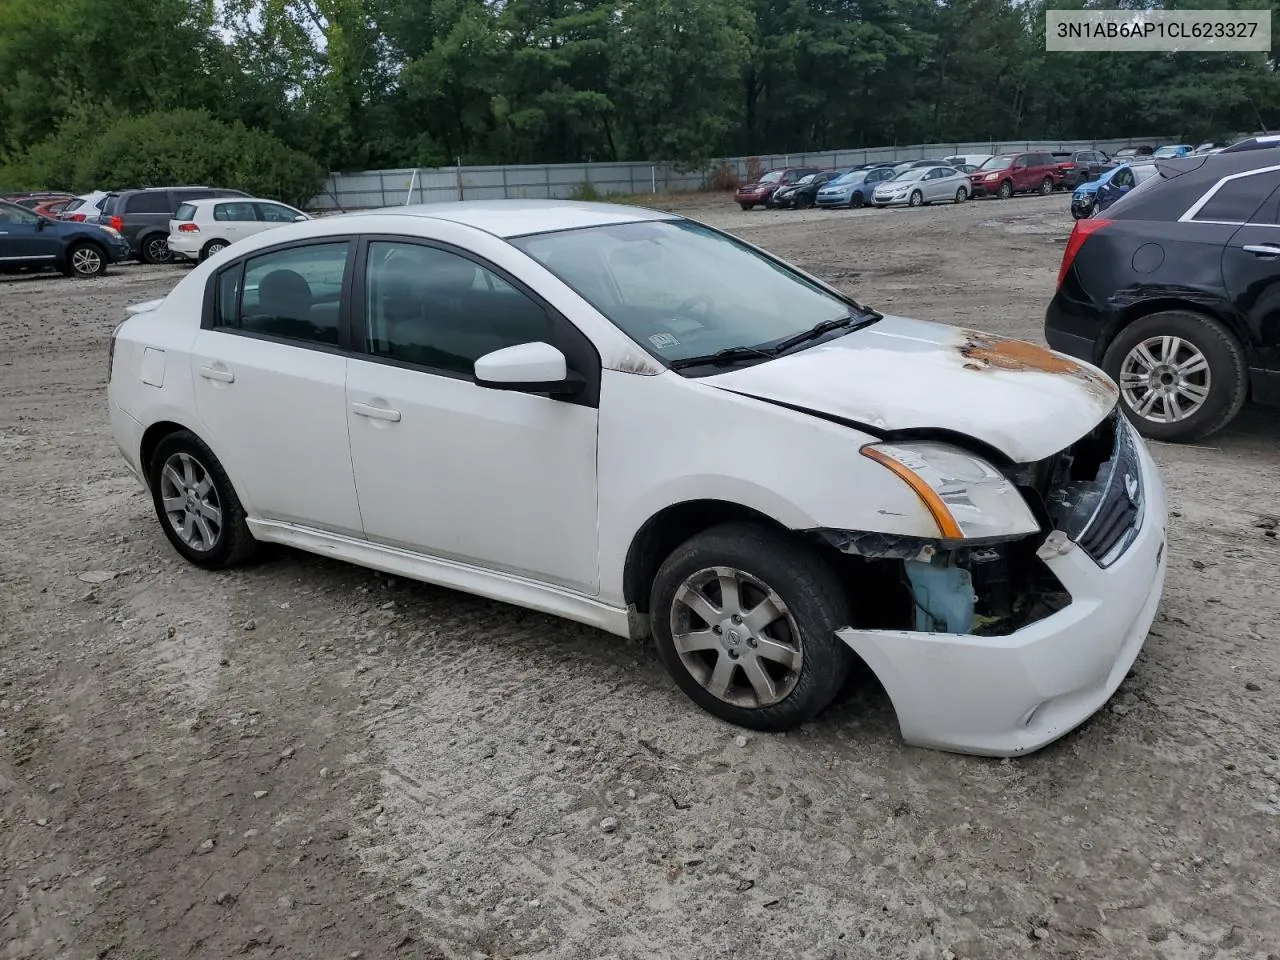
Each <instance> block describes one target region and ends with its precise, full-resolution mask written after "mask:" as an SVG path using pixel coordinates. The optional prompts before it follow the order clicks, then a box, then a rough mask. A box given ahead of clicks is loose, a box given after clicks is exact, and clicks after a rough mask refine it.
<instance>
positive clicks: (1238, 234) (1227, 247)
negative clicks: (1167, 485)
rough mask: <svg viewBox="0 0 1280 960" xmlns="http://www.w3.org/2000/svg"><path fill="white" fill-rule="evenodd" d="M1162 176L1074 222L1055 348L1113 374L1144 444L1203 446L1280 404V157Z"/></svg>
mask: <svg viewBox="0 0 1280 960" xmlns="http://www.w3.org/2000/svg"><path fill="white" fill-rule="evenodd" d="M1155 168H1156V174H1155V175H1154V176H1151V177H1149V178H1147V179H1146V180H1144V181H1142V182H1139V183H1138V185H1137V186H1135V187H1134V188H1133V189H1131V190H1130V191H1129V192H1128V193H1127V194H1125V195H1124V196H1123V197H1121V198H1120V199H1119V200H1117V201H1116V202H1115V203H1114V204H1113V205H1112V206H1110V207H1108V208H1107V209H1106V210H1105V211H1102V212H1101V213H1100V214H1099V215H1096V216H1093V217H1089V218H1087V219H1083V220H1077V221H1076V225H1075V228H1074V229H1073V230H1072V232H1071V237H1070V238H1069V239H1068V241H1067V246H1066V250H1065V251H1064V252H1063V255H1062V267H1061V269H1060V270H1059V273H1058V291H1057V293H1056V294H1054V297H1053V301H1052V302H1051V303H1050V304H1049V309H1048V312H1047V313H1046V315H1045V338H1046V339H1047V340H1048V341H1049V344H1050V346H1052V347H1053V348H1054V349H1056V350H1060V351H1062V352H1064V353H1069V354H1071V355H1073V356H1076V357H1079V358H1080V359H1082V360H1086V361H1088V362H1090V363H1094V364H1097V365H1098V366H1100V367H1102V369H1103V370H1105V371H1106V372H1107V374H1109V375H1110V376H1111V378H1112V379H1113V380H1115V381H1116V382H1117V383H1118V384H1119V387H1120V397H1121V400H1122V403H1121V406H1122V407H1123V408H1124V410H1125V413H1126V414H1127V415H1128V416H1129V419H1130V420H1132V421H1133V423H1134V424H1136V425H1137V427H1138V429H1139V430H1140V431H1141V432H1142V433H1143V434H1145V435H1146V436H1148V437H1151V438H1152V439H1154V440H1194V439H1198V438H1200V437H1205V436H1208V435H1209V434H1211V433H1213V432H1215V431H1217V430H1220V429H1221V428H1222V427H1224V426H1226V425H1227V424H1228V423H1229V422H1230V421H1231V419H1232V418H1233V417H1235V415H1236V414H1237V413H1238V412H1239V410H1240V408H1241V407H1242V406H1243V405H1244V403H1245V401H1246V400H1252V401H1254V402H1256V403H1262V404H1273V405H1280V149H1272V150H1257V151H1246V152H1243V153H1218V154H1210V155H1207V156H1186V157H1178V158H1171V159H1167V160H1163V159H1162V160H1157V161H1155Z"/></svg>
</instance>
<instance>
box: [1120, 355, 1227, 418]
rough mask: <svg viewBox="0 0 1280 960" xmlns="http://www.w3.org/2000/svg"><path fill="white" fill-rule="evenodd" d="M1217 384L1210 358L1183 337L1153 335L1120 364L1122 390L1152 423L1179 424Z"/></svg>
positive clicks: (1139, 413)
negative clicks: (1210, 369)
mask: <svg viewBox="0 0 1280 960" xmlns="http://www.w3.org/2000/svg"><path fill="white" fill-rule="evenodd" d="M1212 385H1213V379H1212V374H1211V373H1210V371H1209V361H1208V359H1206V358H1205V355H1204V354H1203V353H1202V352H1201V351H1200V349H1199V348H1198V347H1196V346H1195V344H1193V343H1191V342H1190V341H1189V340H1184V339H1183V338H1182V337H1174V336H1162V337H1149V338H1147V339H1146V340H1143V341H1142V342H1141V343H1138V344H1137V345H1136V346H1134V348H1133V349H1132V350H1130V351H1129V353H1128V354H1127V355H1126V356H1125V358H1124V360H1123V361H1122V362H1121V364H1120V393H1121V395H1122V396H1123V397H1124V401H1125V403H1126V404H1128V405H1129V409H1131V410H1132V411H1133V412H1134V413H1135V414H1137V415H1138V416H1139V417H1142V418H1143V419H1144V420H1149V421H1151V422H1152V423H1177V422H1178V421H1180V420H1185V419H1187V418H1188V417H1190V416H1193V415H1194V414H1195V413H1197V412H1198V411H1199V410H1200V408H1201V407H1203V406H1204V404H1205V401H1206V400H1208V399H1209V391H1210V389H1211V387H1212Z"/></svg>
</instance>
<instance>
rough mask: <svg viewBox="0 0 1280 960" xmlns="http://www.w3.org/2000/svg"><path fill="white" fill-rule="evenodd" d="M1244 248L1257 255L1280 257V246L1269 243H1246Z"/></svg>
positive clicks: (1245, 250) (1246, 251) (1247, 251)
mask: <svg viewBox="0 0 1280 960" xmlns="http://www.w3.org/2000/svg"><path fill="white" fill-rule="evenodd" d="M1242 249H1243V250H1244V252H1245V253H1252V254H1253V255H1254V256H1255V257H1280V247H1276V246H1272V245H1271V244H1269V243H1246V244H1245V245H1244V247H1243V248H1242Z"/></svg>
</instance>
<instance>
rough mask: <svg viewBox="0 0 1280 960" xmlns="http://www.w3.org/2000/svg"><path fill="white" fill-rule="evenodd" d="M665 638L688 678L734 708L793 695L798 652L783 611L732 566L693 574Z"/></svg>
mask: <svg viewBox="0 0 1280 960" xmlns="http://www.w3.org/2000/svg"><path fill="white" fill-rule="evenodd" d="M671 639H672V642H673V644H674V645H675V649H676V652H677V653H678V654H679V657H680V661H681V663H682V664H683V665H684V667H685V669H686V670H687V671H688V672H689V675H690V676H691V677H693V679H694V680H695V681H696V682H697V683H698V684H699V685H700V686H702V687H703V689H705V690H706V691H707V692H708V693H710V694H711V695H712V696H714V697H716V698H717V699H719V700H723V701H724V702H726V703H730V704H733V705H735V706H739V707H748V708H750V707H767V706H769V705H771V704H775V703H778V702H779V701H781V700H784V699H786V697H787V696H788V695H789V694H790V693H791V691H792V690H794V689H795V686H796V683H797V681H798V680H799V679H800V669H801V666H802V664H803V662H804V651H803V649H802V648H801V644H800V629H799V627H797V626H796V621H795V618H794V616H792V614H791V612H790V611H789V610H788V609H787V605H786V604H785V603H784V602H783V601H782V598H781V597H779V596H778V594H777V593H776V592H774V591H773V590H772V589H770V587H769V586H768V585H767V584H765V583H764V582H762V581H761V580H760V579H758V578H757V577H754V576H752V575H751V574H749V573H746V572H745V571H743V570H738V569H736V568H734V567H709V568H707V569H704V570H699V571H698V572H696V573H694V574H692V575H691V576H689V577H688V578H686V579H685V581H684V582H683V583H682V584H681V585H680V588H679V589H678V590H677V591H676V594H675V602H674V603H673V604H672V605H671Z"/></svg>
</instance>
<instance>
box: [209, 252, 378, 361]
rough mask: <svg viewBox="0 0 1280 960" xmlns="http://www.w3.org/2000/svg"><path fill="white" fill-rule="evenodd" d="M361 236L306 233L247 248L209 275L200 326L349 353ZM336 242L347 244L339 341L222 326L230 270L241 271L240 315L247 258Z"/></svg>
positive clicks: (237, 306) (341, 295)
mask: <svg viewBox="0 0 1280 960" xmlns="http://www.w3.org/2000/svg"><path fill="white" fill-rule="evenodd" d="M359 241H360V237H359V235H357V234H350V233H342V234H331V235H327V236H323V237H307V238H305V239H302V240H289V241H287V242H285V243H277V244H273V245H272V246H269V247H260V248H259V249H257V250H253V251H246V252H245V253H244V254H243V255H242V256H240V257H238V258H237V259H236V260H234V261H233V262H231V263H229V264H227V265H226V266H225V267H222V268H221V269H219V270H215V271H214V272H213V273H211V274H210V275H209V280H208V282H206V284H205V288H204V303H203V305H202V309H201V313H200V329H201V330H208V331H211V332H213V333H222V334H228V335H230V336H236V337H248V338H250V339H252V340H265V341H267V342H268V343H280V344H283V345H285V346H287V347H298V348H299V349H302V350H318V351H320V352H321V353H336V354H344V355H346V354H350V353H351V352H352V350H351V342H352V336H351V333H352V330H351V281H352V274H353V272H354V261H355V259H356V253H357V251H358V249H359V247H360V243H359ZM335 243H345V244H347V259H346V263H344V264H343V268H342V288H341V290H340V292H339V294H338V342H337V343H336V344H332V343H320V342H318V341H315V340H295V339H293V338H291V337H278V336H276V335H275V334H271V333H262V332H260V331H257V330H245V329H244V328H242V327H226V326H221V325H220V324H219V323H218V322H217V321H218V318H219V317H220V316H221V309H220V308H221V299H222V296H221V288H222V278H223V277H225V276H226V275H227V274H229V273H231V272H232V271H237V272H239V274H240V286H239V287H238V288H237V290H236V317H237V319H239V317H240V309H241V302H242V301H243V299H244V271H245V264H247V263H248V262H249V261H250V260H256V259H258V258H259V257H264V256H267V255H269V254H273V253H281V252H283V251H286V250H294V249H297V248H300V247H318V246H327V245H330V244H335Z"/></svg>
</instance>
